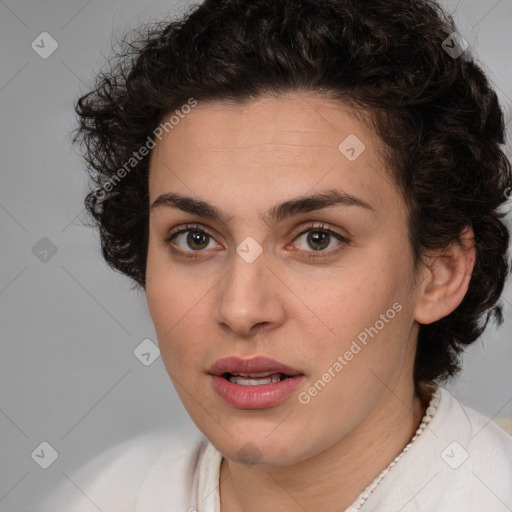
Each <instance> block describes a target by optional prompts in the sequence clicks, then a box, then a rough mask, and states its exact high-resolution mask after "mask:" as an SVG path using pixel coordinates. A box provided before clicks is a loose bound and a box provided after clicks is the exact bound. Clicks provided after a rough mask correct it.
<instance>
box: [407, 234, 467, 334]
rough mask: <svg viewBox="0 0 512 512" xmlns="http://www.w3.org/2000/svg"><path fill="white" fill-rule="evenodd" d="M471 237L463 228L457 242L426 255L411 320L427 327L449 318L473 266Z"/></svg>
mask: <svg viewBox="0 0 512 512" xmlns="http://www.w3.org/2000/svg"><path fill="white" fill-rule="evenodd" d="M475 259H476V250H475V237H474V232H473V229H472V228H471V227H467V228H466V230H465V231H464V233H463V234H462V235H461V237H460V240H459V241H458V242H456V243H454V244H453V245H451V246H450V247H448V248H446V249H443V250H440V251H437V252H436V253H435V254H433V255H430V256H429V257H428V258H427V261H426V262H425V263H423V272H420V275H421V276H422V279H423V280H422V282H421V284H420V286H419V290H418V295H417V302H416V307H415V310H414V319H415V320H416V321H417V322H418V323H420V324H431V323H432V322H435V321H437V320H439V319H441V318H443V317H445V316H447V315H449V314H450V313H451V312H452V311H453V310H455V309H456V308H457V306H458V305H459V304H460V303H461V302H462V299H463V298H464V296H465V295H466V292H467V290H468V286H469V281H470V279H471V274H472V272H473V267H474V265H475Z"/></svg>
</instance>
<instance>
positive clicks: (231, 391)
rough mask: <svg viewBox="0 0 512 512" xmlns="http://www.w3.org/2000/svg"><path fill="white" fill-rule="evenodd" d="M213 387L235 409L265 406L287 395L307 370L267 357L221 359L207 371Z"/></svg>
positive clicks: (295, 387) (294, 388)
mask: <svg viewBox="0 0 512 512" xmlns="http://www.w3.org/2000/svg"><path fill="white" fill-rule="evenodd" d="M208 373H209V374H210V375H211V377H212V384H213V389H214V390H215V392H216V393H217V394H218V395H219V396H220V397H221V398H222V399H223V400H224V401H225V402H226V403H227V404H228V405H230V406H231V407H234V408H236V409H265V408H268V407H272V406H275V405H277V404H278V403H279V402H281V401H283V400H284V399H285V398H286V397H288V396H289V395H290V394H291V393H293V391H294V390H296V389H297V387H298V386H299V385H300V384H301V383H302V382H304V379H305V378H306V377H305V375H304V372H303V371H302V370H299V369H295V368H292V367H290V366H288V365H285V364H283V363H280V362H278V361H275V360H274V359H269V358H267V357H261V356H260V357H254V358H252V359H240V358H238V357H227V358H224V359H219V360H218V361H217V362H216V363H215V364H214V365H213V366H212V367H211V368H210V370H209V372H208Z"/></svg>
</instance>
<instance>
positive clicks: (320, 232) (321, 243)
mask: <svg viewBox="0 0 512 512" xmlns="http://www.w3.org/2000/svg"><path fill="white" fill-rule="evenodd" d="M301 239H302V242H301V243H296V245H297V247H298V249H300V250H301V251H310V250H311V249H313V251H324V250H325V249H332V248H333V247H332V242H337V243H336V244H335V246H334V247H337V246H338V245H339V244H341V243H342V242H343V241H344V239H343V237H342V236H341V235H338V233H335V232H334V231H331V230H330V229H319V228H311V229H308V230H307V231H303V232H302V233H301V234H300V235H299V236H298V237H297V238H296V239H295V240H299V241H301Z"/></svg>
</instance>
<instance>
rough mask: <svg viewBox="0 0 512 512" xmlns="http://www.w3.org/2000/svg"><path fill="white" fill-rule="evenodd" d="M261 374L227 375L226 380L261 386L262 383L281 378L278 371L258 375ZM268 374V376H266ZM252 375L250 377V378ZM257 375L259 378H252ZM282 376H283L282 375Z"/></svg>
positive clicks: (277, 380) (233, 382)
mask: <svg viewBox="0 0 512 512" xmlns="http://www.w3.org/2000/svg"><path fill="white" fill-rule="evenodd" d="M259 375H261V374H257V373H254V374H252V375H250V376H249V377H246V376H242V375H229V377H228V380H229V382H231V383H232V384H239V385H240V386H262V385H264V384H271V383H273V382H279V381H280V380H281V374H279V373H274V374H272V373H268V372H266V373H265V375H264V376H261V377H259ZM267 376H268V377H267ZM250 377H252V378H250ZM254 377H259V378H254ZM265 377H267V378H265ZM283 378H284V376H283Z"/></svg>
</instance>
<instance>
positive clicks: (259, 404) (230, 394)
mask: <svg viewBox="0 0 512 512" xmlns="http://www.w3.org/2000/svg"><path fill="white" fill-rule="evenodd" d="M212 379H213V388H214V389H215V391H216V392H217V394H218V395H219V396H220V397H221V398H223V399H224V401H225V402H226V403H227V404H228V405H231V406H232V407H235V408H236V409H265V408H267V407H272V406H273V405H276V404H278V403H279V402H281V401H282V400H284V399H285V398H286V397H287V396H289V395H290V394H291V393H292V392H293V391H294V390H295V389H297V387H298V386H299V385H300V383H301V382H302V381H303V380H304V379H305V377H304V375H296V376H295V377H289V378H287V379H284V380H281V381H279V382H271V383H270V384H261V385H257V386H242V385H240V384H233V383H232V382H229V380H227V379H225V378H224V377H222V376H219V375H212Z"/></svg>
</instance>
